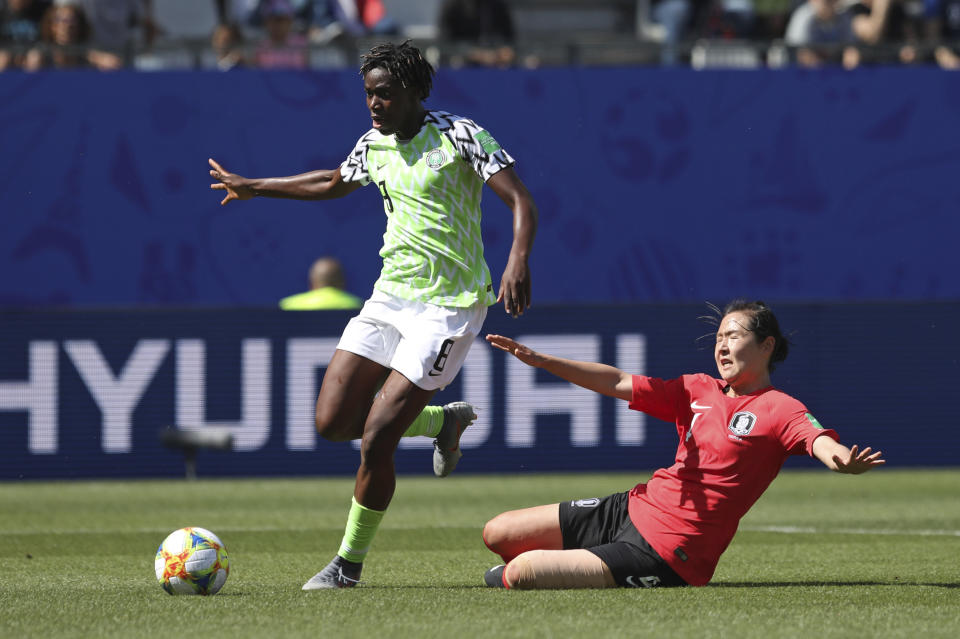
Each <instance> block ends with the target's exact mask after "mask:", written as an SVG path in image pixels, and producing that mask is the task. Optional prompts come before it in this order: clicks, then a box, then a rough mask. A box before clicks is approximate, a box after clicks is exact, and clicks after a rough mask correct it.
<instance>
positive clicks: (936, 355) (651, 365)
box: [0, 303, 960, 479]
mask: <svg viewBox="0 0 960 639" xmlns="http://www.w3.org/2000/svg"><path fill="white" fill-rule="evenodd" d="M705 311H706V309H705V308H704V307H703V306H702V305H672V304H671V305H667V304H663V305H654V304H651V305H642V306H635V305H622V306H590V305H578V306H572V307H559V306H558V307H550V306H544V307H540V308H538V309H534V310H533V311H531V312H530V313H529V314H527V315H525V316H524V317H523V318H521V319H519V320H513V319H510V318H508V317H507V316H506V315H505V314H504V313H503V312H502V311H500V310H497V311H494V312H492V313H491V314H490V317H489V318H488V320H487V324H486V326H485V332H491V333H501V334H507V335H516V336H520V335H528V336H529V335H578V334H591V335H598V336H599V337H600V340H601V342H600V343H601V349H600V354H599V358H598V359H599V360H600V361H604V362H609V363H616V357H617V355H616V349H615V339H616V337H617V335H619V334H624V333H631V334H642V335H644V336H645V338H646V344H647V346H646V350H647V354H646V370H645V371H631V372H646V373H647V374H650V375H654V376H657V377H676V376H679V375H681V374H683V373H690V372H700V371H703V372H708V373H711V374H715V370H716V369H715V365H714V363H713V354H712V341H713V339H712V338H713V330H714V329H713V328H712V327H711V326H708V325H706V324H705V323H703V322H702V321H701V320H698V317H699V316H702V315H704V313H705ZM777 311H778V315H779V317H780V320H781V323H782V325H783V328H784V330H785V331H787V332H790V333H791V339H792V341H793V348H792V352H791V354H790V356H789V358H788V359H787V361H786V362H785V363H783V364H782V365H781V366H780V367H779V368H778V369H777V371H776V372H775V373H774V383H775V384H776V385H777V386H778V387H779V388H781V389H782V390H784V391H786V392H788V393H790V394H792V395H794V396H795V397H797V398H798V399H800V400H801V401H803V402H804V403H805V404H806V405H807V407H808V408H809V409H810V411H811V412H812V413H813V414H814V415H815V416H816V417H817V418H818V420H819V421H820V423H821V424H823V425H824V426H825V427H831V428H835V429H836V430H837V431H838V432H839V433H840V436H841V439H842V441H843V442H845V443H847V444H853V443H859V444H861V445H870V446H873V447H875V448H880V449H882V450H884V451H885V453H886V458H887V459H888V463H889V464H890V465H892V466H911V465H930V466H952V465H956V463H957V459H956V457H957V451H958V450H960V430H958V429H957V428H956V411H955V409H954V407H953V406H954V403H955V397H956V388H957V380H958V379H960V363H958V358H960V322H958V319H957V318H958V313H960V304H958V303H915V304H906V303H900V304H836V305H835V304H831V305H804V304H783V305H780V306H779V307H778V308H777ZM348 318H349V313H345V312H333V311H331V312H298V313H289V312H283V311H276V310H248V311H245V312H238V311H235V310H222V311H220V310H196V311H158V310H154V311H98V312H83V313H78V312H7V313H4V314H2V315H0V352H2V353H3V354H4V356H3V357H2V358H0V385H3V384H10V383H16V382H18V381H24V380H27V379H28V378H29V376H30V374H33V375H34V376H39V375H44V374H48V372H44V371H28V364H27V353H28V349H29V347H28V344H29V342H30V341H40V340H43V341H53V342H55V343H56V345H57V350H58V369H59V374H58V376H57V383H58V404H59V409H58V422H59V436H58V447H57V452H56V453H55V454H31V453H30V452H29V451H28V447H27V413H26V411H23V410H0V479H20V478H26V479H33V478H47V477H56V478H66V477H124V476H180V475H182V474H183V470H184V466H183V459H182V457H181V456H180V455H179V453H177V452H174V451H170V450H167V449H165V448H163V447H162V446H161V444H160V441H159V438H158V434H159V431H160V429H161V428H162V427H164V426H166V425H170V424H172V423H174V421H175V411H174V406H175V398H174V395H175V392H176V390H175V375H176V365H175V363H176V354H175V352H174V350H171V351H170V353H168V354H167V356H166V358H165V359H164V360H163V363H162V364H161V366H160V368H159V369H158V370H157V373H156V376H155V377H154V378H153V380H152V382H151V383H150V385H149V386H148V387H147V389H146V392H145V394H144V395H143V398H142V399H141V401H140V403H139V404H138V405H137V406H136V409H135V411H134V413H133V429H132V448H131V450H130V452H128V453H106V452H104V450H103V445H102V441H101V432H102V416H101V412H100V409H99V407H98V405H97V403H96V402H95V401H94V399H93V397H92V395H91V394H90V392H89V391H88V390H87V388H86V386H85V385H84V382H83V380H82V379H81V377H80V375H79V374H78V372H77V369H76V367H75V365H74V364H73V362H72V360H71V359H70V358H69V357H68V355H67V354H66V353H65V351H64V348H63V341H64V340H94V341H96V342H97V344H98V346H99V349H100V350H101V351H102V352H103V355H104V357H105V359H106V361H107V362H108V364H109V365H110V367H111V370H112V371H113V374H114V375H119V374H120V371H121V370H122V369H123V367H124V365H125V364H126V362H127V361H128V359H129V358H130V355H131V352H132V350H133V348H134V346H135V345H136V343H137V340H141V339H147V338H149V339H166V340H180V339H201V340H204V341H205V343H206V346H207V359H206V371H207V372H206V393H205V408H204V411H205V412H204V415H205V417H206V418H207V419H209V420H238V419H239V417H240V412H241V411H240V405H241V391H240V377H241V373H240V363H241V362H240V344H241V341H242V340H243V339H244V338H253V337H255V338H266V339H269V340H270V341H271V346H272V362H271V364H272V366H271V378H270V379H269V380H265V381H266V382H269V383H270V384H271V391H270V398H271V401H270V406H271V408H270V421H271V428H270V437H269V439H268V441H267V442H266V444H265V445H264V446H263V447H262V448H259V449H257V450H252V451H245V452H230V453H227V452H215V451H208V452H202V453H201V454H200V455H199V458H198V467H199V474H200V475H201V476H203V475H207V476H209V475H286V474H308V475H343V474H345V475H351V474H353V473H354V472H355V471H356V467H357V463H358V462H359V453H358V452H357V451H356V450H355V449H354V448H352V447H351V445H350V444H346V443H330V442H325V441H322V440H318V442H317V445H316V448H315V449H314V450H309V451H291V450H288V449H287V447H286V444H285V423H286V413H285V411H286V402H285V397H286V395H285V393H286V389H285V376H286V362H285V356H286V348H285V346H284V345H285V343H286V340H287V339H289V338H291V337H332V338H335V337H337V336H339V334H340V332H341V330H342V328H343V325H344V324H345V322H346V321H347V319H348ZM704 334H706V335H707V337H706V339H705V340H700V341H698V340H697V339H696V338H697V337H698V336H701V335H704ZM474 347H475V348H483V349H488V350H490V352H491V354H492V355H491V357H492V374H491V377H490V397H491V401H490V403H489V404H488V405H482V406H480V409H481V410H480V419H481V420H484V421H485V422H486V423H487V425H489V427H490V429H491V430H490V434H489V437H488V438H487V439H486V441H485V442H484V443H483V444H482V445H480V446H479V447H476V448H472V449H467V450H465V455H464V458H463V460H462V461H461V465H460V467H459V468H458V472H490V471H496V472H520V471H571V470H597V469H605V470H625V471H626V470H636V469H651V468H657V467H660V466H666V465H670V464H671V463H672V461H673V456H674V453H675V451H676V447H677V434H676V429H675V428H674V427H673V426H672V425H670V424H665V423H664V422H660V421H658V420H655V419H652V418H648V419H647V423H646V441H645V442H644V443H643V445H640V446H624V445H618V443H617V441H616V437H615V434H614V428H615V422H614V411H615V404H616V403H617V402H616V400H613V399H610V398H604V399H603V401H602V403H601V408H600V413H601V415H600V423H601V427H602V430H601V439H600V442H599V445H596V446H587V447H576V446H573V445H572V444H571V442H570V418H569V414H567V413H566V412H564V411H551V410H549V406H546V408H547V410H544V411H543V414H542V415H540V416H539V417H538V418H537V420H536V444H535V446H533V447H532V448H514V447H510V446H508V445H507V443H506V440H505V425H504V424H505V421H506V410H507V409H506V394H505V384H504V371H505V359H506V356H505V355H503V354H502V353H500V352H499V351H495V350H494V349H492V348H490V347H489V346H487V345H486V344H483V343H479V342H478V343H476V344H475V346H474ZM539 373H542V371H540V372H538V375H537V378H536V383H537V384H538V388H539V385H544V386H547V385H561V386H563V385H566V382H563V381H562V380H558V379H557V378H554V377H552V376H550V375H548V374H546V373H543V374H542V375H541V374H539ZM321 374H322V369H319V370H318V372H317V375H318V379H319V376H320V375H321ZM463 377H464V375H463V374H461V375H460V376H459V377H458V378H457V380H456V381H455V382H454V383H453V384H451V385H450V386H449V387H448V388H447V389H445V390H444V391H443V392H442V393H440V394H438V395H437V397H436V401H437V402H446V401H452V400H455V399H458V398H459V397H460V393H461V383H462V380H463ZM554 387H556V386H554ZM318 388H319V387H318ZM311 406H312V403H311ZM479 423H480V422H478V424H479ZM430 455H431V452H430V450H400V451H398V452H397V469H398V471H399V472H401V473H418V474H428V473H429V472H430V463H431V462H430ZM788 464H790V465H792V466H806V465H814V466H816V465H819V463H818V462H815V461H813V460H809V459H805V458H802V457H795V458H792V459H791V460H790V461H788Z"/></svg>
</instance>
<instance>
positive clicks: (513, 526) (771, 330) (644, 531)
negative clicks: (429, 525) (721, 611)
mask: <svg viewBox="0 0 960 639" xmlns="http://www.w3.org/2000/svg"><path fill="white" fill-rule="evenodd" d="M712 310H713V311H714V312H715V314H716V316H715V317H714V318H712V319H713V321H714V322H716V324H717V332H716V343H715V346H714V360H715V362H716V365H717V370H718V372H719V378H716V377H711V376H709V375H705V374H694V375H684V376H682V377H679V378H677V379H669V380H664V379H657V378H653V377H647V376H644V375H631V374H629V373H626V372H624V371H621V370H619V369H617V368H614V367H613V366H607V365H605V364H597V363H593V362H580V361H575V360H569V359H563V358H560V357H553V356H551V355H547V354H544V353H538V352H536V351H533V350H531V349H529V348H527V347H526V346H524V345H523V344H520V343H518V342H516V341H514V340H512V339H510V338H508V337H503V336H501V335H487V341H488V342H489V343H490V344H492V345H493V346H494V347H495V348H498V349H500V350H502V351H504V352H506V353H509V354H510V355H513V356H514V357H516V358H517V359H519V360H520V361H521V362H523V363H524V364H527V365H529V366H534V367H536V368H542V369H543V370H545V371H547V372H549V373H552V374H554V375H556V376H557V377H560V378H561V379H565V380H567V381H568V382H571V383H573V384H576V385H578V386H582V387H584V388H586V389H589V390H592V391H594V392H597V393H600V394H602V395H606V396H609V397H615V398H617V399H621V400H623V401H628V402H630V408H632V409H634V410H639V411H643V412H644V413H646V414H648V415H650V416H652V417H656V418H657V419H661V420H663V421H666V422H674V423H675V424H676V428H677V436H678V439H679V443H678V446H677V453H676V458H675V463H674V464H673V465H672V466H670V467H669V468H661V469H660V470H658V471H656V472H655V473H654V474H653V477H651V478H650V479H649V480H648V481H646V482H641V483H639V484H637V485H636V486H635V487H634V488H633V489H632V490H630V491H626V492H622V493H616V494H613V495H610V496H608V497H604V498H600V499H597V498H589V499H577V500H574V501H565V502H562V503H559V504H550V505H546V506H535V507H533V508H525V509H522V510H514V511H509V512H505V513H502V514H500V515H497V516H496V517H494V518H493V519H492V520H490V521H489V522H487V524H486V526H485V527H484V529H483V540H484V543H486V545H487V547H488V548H490V550H492V551H493V552H494V553H496V554H498V555H500V556H501V558H502V559H503V561H504V564H501V565H499V566H495V567H494V568H491V569H490V570H488V571H487V573H486V574H485V575H484V582H485V583H486V584H487V585H488V586H490V587H501V588H503V587H505V588H510V589H547V588H614V587H626V588H640V587H643V588H652V587H655V586H686V585H690V586H702V585H705V584H706V583H708V582H709V581H710V578H711V577H712V576H713V573H714V570H715V569H716V566H717V562H718V561H719V560H720V555H721V554H722V553H723V551H724V550H726V548H727V545H728V544H729V543H730V541H731V540H732V539H733V536H734V534H735V533H736V532H737V526H738V525H739V523H740V519H741V518H742V517H743V516H744V515H745V514H746V513H747V511H748V510H749V509H750V507H751V506H752V505H753V504H754V503H755V502H756V501H757V499H759V498H760V496H761V495H762V494H763V493H764V491H765V490H766V489H767V487H768V486H769V485H770V483H771V482H772V481H773V480H774V478H775V477H776V476H777V474H778V473H779V472H780V468H781V466H782V465H783V463H784V462H785V461H786V459H787V458H788V457H789V456H791V455H804V454H805V455H809V456H810V457H814V458H816V459H818V460H820V461H821V462H822V463H823V465H824V466H826V467H827V468H829V469H830V470H832V471H835V472H838V473H850V474H860V473H864V472H867V471H868V470H870V469H872V468H876V467H877V466H880V465H881V464H883V463H884V460H883V459H881V458H880V456H881V453H880V452H879V451H877V452H871V450H870V448H865V449H863V450H860V449H859V448H858V447H857V446H852V447H850V448H847V447H846V446H844V445H843V444H841V443H840V442H839V437H838V436H837V433H836V432H834V431H833V430H829V429H824V428H823V427H822V426H821V425H820V424H819V422H817V420H816V419H815V418H814V417H813V415H811V414H810V412H809V411H808V410H807V408H806V406H804V405H803V404H801V403H800V402H799V401H797V400H796V399H794V398H793V397H790V396H789V395H787V394H786V393H784V392H782V391H779V390H777V389H776V388H774V387H773V385H772V384H771V381H770V374H771V372H772V371H773V369H774V367H775V366H776V365H777V364H778V363H779V362H782V361H783V360H784V359H786V357H787V353H788V349H789V345H788V342H787V340H786V338H785V337H784V336H783V333H782V332H781V330H780V324H779V322H778V321H777V318H776V316H775V315H774V314H773V311H772V310H770V308H769V307H768V306H767V305H766V304H764V303H763V302H759V301H757V302H748V301H745V300H735V301H733V302H731V303H729V304H728V305H727V306H726V308H725V309H724V310H723V311H722V312H721V311H720V310H719V309H717V308H716V307H713V309H712Z"/></svg>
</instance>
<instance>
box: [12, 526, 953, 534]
mask: <svg viewBox="0 0 960 639" xmlns="http://www.w3.org/2000/svg"><path fill="white" fill-rule="evenodd" d="M421 528H423V526H413V525H399V526H388V527H385V528H384V530H419V529H421ZM430 528H450V529H453V528H470V526H461V525H454V524H431V525H430ZM321 530H336V531H340V530H342V527H341V526H338V527H336V528H331V527H316V526H218V527H217V531H218V532H217V534H220V533H221V532H222V533H283V532H318V531H321ZM739 530H742V531H745V532H768V533H780V534H784V535H905V536H916V537H960V530H930V529H918V530H912V529H904V530H897V529H893V528H873V529H871V528H829V527H823V528H818V527H816V526H750V525H747V526H740V528H739ZM106 532H109V533H111V534H117V533H119V534H141V533H156V534H160V535H162V534H166V533H169V532H170V530H169V529H166V528H163V529H161V528H133V529H130V530H118V529H112V530H109V531H108V530H104V529H102V528H74V529H70V530H25V529H20V530H2V529H0V535H37V534H41V535H92V534H97V535H102V534H104V533H106Z"/></svg>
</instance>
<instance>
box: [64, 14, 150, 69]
mask: <svg viewBox="0 0 960 639" xmlns="http://www.w3.org/2000/svg"><path fill="white" fill-rule="evenodd" d="M62 1H64V0H55V2H62ZM67 1H68V2H74V3H76V2H79V3H80V5H81V6H82V7H83V9H84V11H85V12H86V14H87V19H88V20H89V21H90V28H91V30H92V34H91V36H92V42H93V44H94V46H96V47H97V48H98V49H101V50H105V51H109V52H111V53H113V54H115V55H119V56H125V57H128V58H129V57H130V56H131V55H132V53H133V48H134V47H136V46H137V45H143V46H146V47H150V46H151V45H152V44H153V42H154V40H155V39H156V37H157V36H158V35H160V33H161V31H162V30H161V29H160V27H159V26H157V24H156V22H155V21H154V19H153V0H67ZM138 36H139V38H140V39H139V40H138Z"/></svg>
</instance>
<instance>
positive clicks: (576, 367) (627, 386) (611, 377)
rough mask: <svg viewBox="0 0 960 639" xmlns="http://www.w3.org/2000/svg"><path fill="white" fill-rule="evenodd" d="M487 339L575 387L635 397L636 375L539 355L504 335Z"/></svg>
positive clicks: (605, 367) (593, 364) (495, 345)
mask: <svg viewBox="0 0 960 639" xmlns="http://www.w3.org/2000/svg"><path fill="white" fill-rule="evenodd" d="M486 339H487V342H489V343H490V345H491V346H493V347H494V348H497V349H500V350H501V351H504V352H506V353H510V354H511V355H513V356H514V357H516V358H517V359H519V360H520V361H521V362H523V363H524V364H527V365H528V366H534V367H536V368H542V369H543V370H545V371H547V372H549V373H552V374H554V375H556V376H557V377H559V378H561V379H565V380H567V381H568V382H570V383H572V384H576V385H577V386H582V387H584V388H586V389H589V390H592V391H594V392H597V393H600V394H601V395H608V396H610V397H616V398H619V399H623V400H627V401H629V400H630V399H632V398H633V375H631V374H630V373H625V372H624V371H622V370H620V369H619V368H615V367H613V366H608V365H607V364H598V363H596V362H581V361H578V360H575V359H564V358H563V357H554V356H553V355H547V354H546V353H540V352H537V351H535V350H533V349H531V348H529V347H528V346H524V345H523V344H521V343H520V342H518V341H516V340H513V339H510V338H509V337H504V336H503V335H493V334H488V335H487V337H486Z"/></svg>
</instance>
